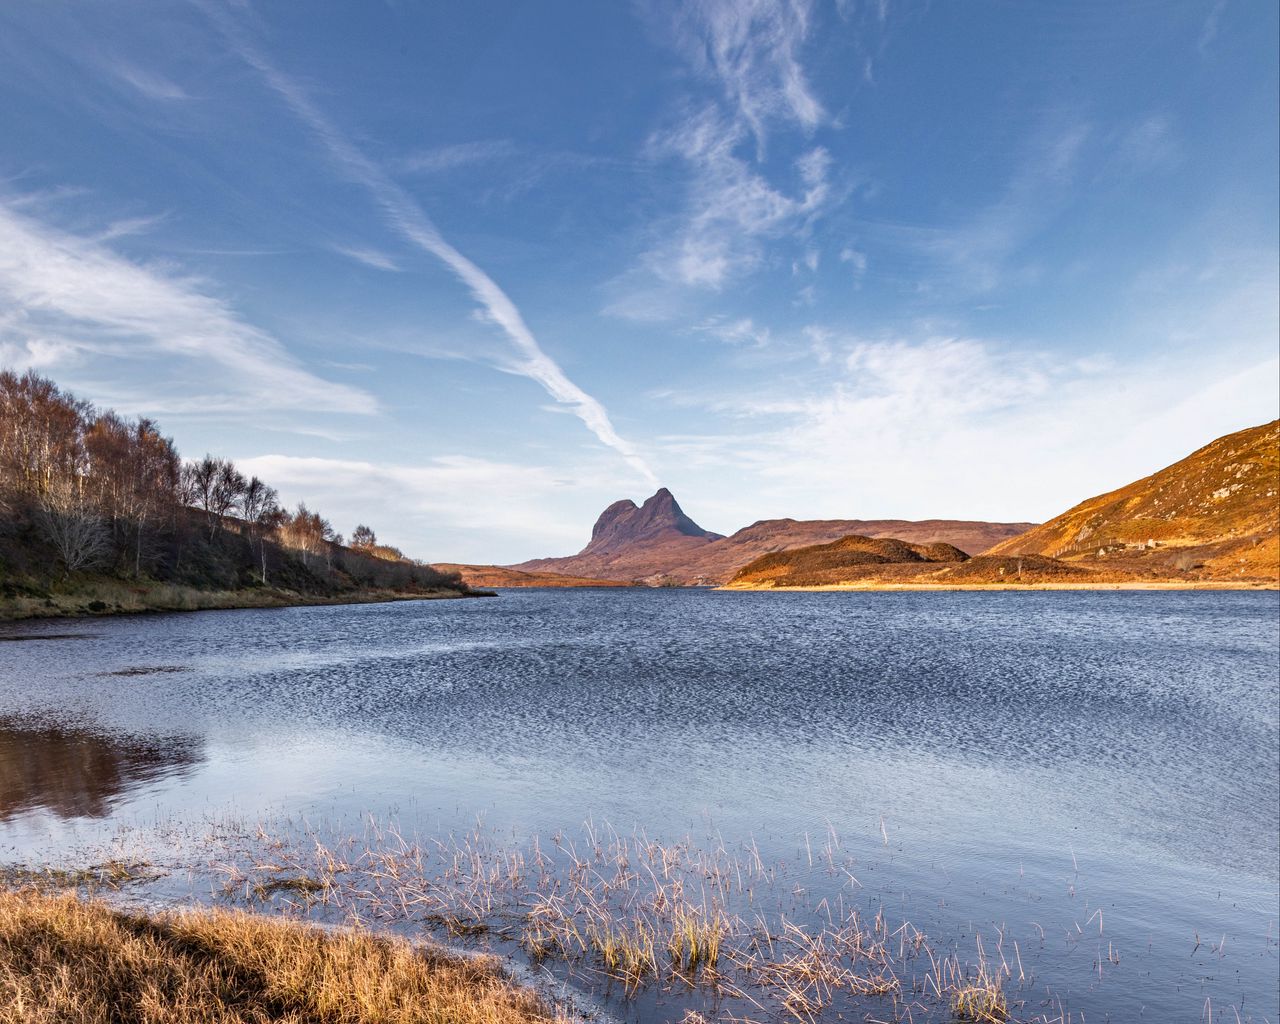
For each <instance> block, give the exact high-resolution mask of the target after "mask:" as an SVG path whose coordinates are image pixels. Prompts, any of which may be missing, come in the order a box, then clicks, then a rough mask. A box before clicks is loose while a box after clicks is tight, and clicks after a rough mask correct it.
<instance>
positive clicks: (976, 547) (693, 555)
mask: <svg viewBox="0 0 1280 1024" xmlns="http://www.w3.org/2000/svg"><path fill="white" fill-rule="evenodd" d="M1033 525H1035V524H1033V523H987V522H980V521H969V520H951V519H929V520H924V521H920V522H912V521H909V520H902V519H872V520H864V519H817V520H795V519H765V520H761V521H759V522H756V523H753V524H751V525H750V526H748V527H745V528H743V529H741V530H739V531H738V532H737V533H734V534H732V535H731V536H728V537H726V536H724V535H722V534H718V533H713V532H711V531H710V530H704V529H703V528H702V527H700V526H699V525H698V524H697V523H695V522H694V521H693V520H692V519H691V518H690V517H689V516H687V515H686V514H685V512H684V510H683V509H681V508H680V505H679V503H678V502H677V501H676V499H675V496H674V495H672V493H671V492H670V491H669V490H667V488H665V487H663V488H661V489H659V490H658V491H657V493H655V494H654V495H652V496H651V497H650V498H648V499H647V500H646V501H645V502H644V503H643V504H642V505H639V506H637V505H636V503H635V502H634V501H631V500H629V499H624V500H622V501H615V502H614V503H613V504H612V505H610V506H609V507H608V508H606V509H605V510H604V512H603V513H601V515H600V518H599V519H597V520H596V524H595V527H594V528H593V529H592V531H591V540H590V541H589V542H588V544H587V546H586V547H585V548H583V549H582V551H580V552H579V553H578V554H576V555H569V556H566V557H562V558H535V559H532V560H530V561H527V562H521V563H519V564H518V565H514V566H510V568H512V569H515V570H519V571H522V572H533V573H547V572H551V573H563V574H566V575H570V576H582V577H594V578H598V579H612V580H623V581H627V582H631V581H641V582H646V583H665V584H673V585H681V586H688V585H699V584H713V585H719V584H722V583H726V582H728V580H729V579H730V578H731V577H732V576H733V575H734V573H735V572H737V571H738V569H740V568H741V567H742V566H744V565H746V564H747V563H748V562H750V561H752V560H753V559H755V558H758V557H759V556H761V555H765V554H768V553H770V552H773V551H782V550H787V549H790V548H797V547H805V546H808V545H812V544H823V543H827V542H830V541H834V540H838V539H840V538H841V537H845V536H847V535H849V534H861V535H865V536H867V537H871V538H884V537H892V538H896V539H898V540H902V541H905V542H908V543H913V544H935V543H943V544H951V545H954V546H955V547H957V548H960V549H961V550H962V551H965V552H969V553H976V552H979V551H985V550H986V549H987V548H989V547H991V545H993V544H996V543H998V542H1000V541H1002V540H1006V539H1007V538H1010V537H1013V536H1016V535H1017V534H1020V533H1022V532H1023V531H1025V530H1027V529H1029V528H1030V527H1032V526H1033Z"/></svg>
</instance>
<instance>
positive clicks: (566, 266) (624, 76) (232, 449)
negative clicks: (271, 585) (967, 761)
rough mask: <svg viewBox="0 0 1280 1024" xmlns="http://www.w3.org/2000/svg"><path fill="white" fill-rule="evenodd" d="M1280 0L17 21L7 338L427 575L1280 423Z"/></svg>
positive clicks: (1081, 476)
mask: <svg viewBox="0 0 1280 1024" xmlns="http://www.w3.org/2000/svg"><path fill="white" fill-rule="evenodd" d="M1278 37H1280V27H1278V25H1277V5H1276V4H1274V3H1273V2H1270V0H1267V2H1246V0H1196V2H1179V0H1168V2H1163V0H1162V2H1159V3H1132V4H1119V5H1113V4H1106V3H1078V4H1053V3H1039V2H1025V3H1015V2H1002V3H994V2H993V3H959V2H953V3H937V2H935V3H930V4H912V3H901V2H899V0H881V2H879V3H869V4H867V3H853V2H835V3H812V4H811V3H806V2H767V0H738V2H719V3H713V2H692V3H688V4H667V3H637V4H631V5H628V4H623V3H618V4H601V3H594V2H584V3H558V2H548V3H540V4H504V3H488V2H473V3H468V4H421V3H409V2H404V0H400V2H388V3H385V4H377V3H358V4H357V3H351V4H346V5H342V4H337V3H334V4H326V5H322V6H316V5H304V4H285V3H272V4H265V3H225V2H222V0H200V2H195V3H141V2H137V3H134V2H124V3H116V4H90V3H63V2H56V0H41V2H23V0H16V2H10V3H7V4H5V5H4V6H3V7H0V364H3V365H5V366H9V367H16V368H19V369H25V368H28V367H31V368H35V369H36V370H38V371H40V372H42V373H45V374H48V375H49V376H52V377H53V378H55V379H56V380H58V381H59V382H61V383H63V384H64V385H66V386H68V387H70V388H72V389H74V390H75V391H77V392H78V393H81V394H82V395H84V396H85V397H89V398H91V399H93V400H94V401H96V402H98V403H100V404H103V405H110V406H114V407H116V408H117V409H120V410H122V411H125V412H129V413H134V414H147V415H153V416H155V417H158V418H159V419H160V421H161V423H162V425H163V426H164V427H165V428H166V429H167V430H168V431H169V432H171V433H172V434H173V435H174V436H175V438H176V440H177V442H178V445H179V447H180V449H181V450H182V451H183V452H184V454H186V455H188V456H197V455H201V454H203V453H204V452H205V451H212V452H214V453H217V454H223V455H228V456H231V457H233V458H235V459H236V460H237V461H239V462H241V463H243V464H245V466H246V467H247V468H248V469H250V470H252V471H254V472H257V473H258V474H259V475H261V476H263V477H264V478H265V479H267V480H268V481H269V482H271V483H274V484H275V485H276V486H277V487H279V489H280V490H281V492H282V495H283V496H284V498H286V499H287V500H289V501H291V502H292V501H296V500H298V499H300V498H306V499H307V500H308V501H309V502H310V503H311V504H312V505H314V506H316V507H318V508H319V509H320V510H321V511H322V512H324V513H325V514H327V515H328V516H329V517H330V518H331V519H332V520H333V521H334V524H335V526H336V527H337V528H338V529H339V530H342V531H343V532H347V531H349V530H350V529H351V528H352V527H353V526H354V525H355V524H356V523H357V522H368V523H370V524H371V525H372V526H373V527H374V528H375V529H376V530H377V531H378V533H379V536H380V538H382V539H384V540H386V541H389V542H393V543H397V544H400V545H401V546H402V547H404V548H405V549H406V550H407V551H409V552H411V553H413V554H415V555H418V556H420V557H425V558H431V559H438V560H443V559H457V560H473V561H514V560H518V559H522V558H526V557H534V556H540V555H551V554H564V553H568V552H571V551H573V550H576V549H577V548H578V547H580V546H581V545H582V544H583V543H584V542H585V540H586V538H587V536H588V533H589V528H590V524H591V522H592V521H593V520H594V517H595V515H596V514H597V513H598V511H599V510H600V509H601V508H603V507H604V505H606V504H607V503H609V502H611V501H613V500H615V499H617V498H619V497H624V496H630V497H632V498H635V499H637V500H639V499H642V498H643V497H645V496H646V495H647V494H649V493H651V492H652V491H653V490H654V489H655V488H656V486H658V485H659V484H663V485H666V486H668V487H670V488H671V489H672V490H673V491H674V492H675V493H676V495H677V497H678V498H679V499H680V500H681V503H682V504H683V505H684V507H685V509H686V511H688V512H689V513H690V514H691V515H692V516H693V517H694V518H695V519H697V520H698V521H699V522H700V523H701V524H702V525H704V526H706V527H708V528H710V529H715V530H720V531H722V532H730V531H732V530H735V529H738V528H740V527H742V526H744V525H747V524H748V523H750V522H752V521H754V520H756V519H760V518H769V517H775V516H793V517H796V518H817V517H822V518H827V517H849V518H872V517H876V518H878V517H889V516H894V517H904V518H931V517H963V518H987V519H1001V520H1022V519H1030V520H1039V519H1043V518H1047V517H1049V516H1051V515H1054V514H1056V513H1057V512H1059V511H1062V510H1063V509H1064V508H1066V507H1067V506H1069V505H1071V504H1074V503H1075V502H1076V501H1078V500H1080V499H1082V498H1084V497H1086V496H1088V495H1091V494H1094V493H1097V492H1100V491H1103V490H1106V489H1109V488H1111V487H1114V486H1118V485H1120V484H1123V483H1126V482H1128V481H1129V480H1130V479H1133V478H1136V477H1138V476H1142V475H1145V474H1146V473H1149V472H1151V471H1153V470H1155V469H1157V468H1159V467H1161V466H1163V465H1166V464H1168V463H1169V462H1172V461H1174V460H1175V459H1177V458H1180V457H1181V456H1183V455H1185V454H1186V453H1187V452H1189V451H1191V450H1193V449H1194V448H1197V447H1199V446H1200V445H1201V444H1204V443H1206V442H1208V441H1209V440H1211V439H1212V438H1214V437H1216V436H1218V435H1220V434H1223V433H1226V432H1228V431H1230V430H1234V429H1239V428H1241V427H1245V426H1250V425H1253V424H1255V423H1259V422H1262V421H1265V420H1267V419H1270V418H1274V417H1275V416H1276V415H1277V402H1278V399H1277V392H1278V391H1280V367H1278V364H1277V334H1278V331H1280V324H1278V303H1280V298H1278V291H1277V287H1278V286H1277V277H1278V272H1280V238H1278V228H1277V219H1278V216H1280V208H1278V203H1277V180H1278V175H1280V167H1278V165H1277V149H1278V146H1280V140H1278V135H1277V119H1278V113H1277V93H1278V91H1280V83H1278V78H1277V64H1278V58H1277V38H1278Z"/></svg>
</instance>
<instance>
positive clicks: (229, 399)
mask: <svg viewBox="0 0 1280 1024" xmlns="http://www.w3.org/2000/svg"><path fill="white" fill-rule="evenodd" d="M107 235H108V236H110V235H111V232H108V233H107ZM100 237H101V236H100ZM0 299H2V300H3V302H4V303H5V304H6V305H7V306H8V313H7V315H6V316H5V317H4V318H3V319H0V361H3V362H4V363H6V364H9V365H17V366H24V367H33V368H39V369H46V370H49V369H54V368H57V367H59V366H64V365H72V364H74V363H75V362H76V361H77V360H78V359H79V357H80V356H81V355H82V354H84V353H95V354H97V355H99V356H106V357H108V358H111V359H117V360H122V361H123V360H132V361H134V362H135V363H137V364H139V366H138V367H134V369H133V371H132V373H133V374H137V373H138V372H139V369H140V371H141V375H142V376H143V377H145V378H147V379H154V378H155V377H157V376H163V374H164V373H165V372H169V371H172V372H175V373H178V372H180V371H181V366H180V365H178V364H173V363H170V364H166V365H165V366H163V367H161V368H160V371H159V373H158V372H157V369H156V367H154V366H153V365H150V364H153V363H154V362H155V359H156V357H157V356H163V357H166V358H167V359H170V360H172V359H178V360H181V361H182V364H183V365H189V366H190V365H194V366H197V367H200V368H201V369H200V370H199V371H198V372H195V373H187V374H185V375H184V380H185V381H186V392H187V396H188V398H189V400H190V401H191V402H192V404H199V405H200V407H201V408H203V409H209V408H213V407H215V406H222V407H225V408H228V409H241V410H244V409H246V408H251V409H262V408H268V409H316V410H323V411H327V412H347V413H371V412H373V411H374V410H375V408H376V403H375V402H374V399H373V398H372V397H371V396H370V395H368V394H367V393H365V392H363V391H360V390H358V389H356V388H352V387H348V386H346V385H343V384H334V383H331V382H329V381H326V380H322V379H321V378H319V377H317V376H315V375H314V374H312V373H310V372H308V371H307V370H305V369H304V368H303V367H302V366H301V365H300V364H299V363H298V362H297V360H295V359H294V358H293V357H292V356H290V355H289V354H288V353H287V352H286V351H285V350H284V348H283V347H282V346H281V345H280V344H279V342H278V341H276V339H274V338H273V337H271V336H270V335H268V334H267V333H266V332H264V331H262V330H260V329H259V328H257V327H255V326H253V325H252V324H250V323H247V322H245V321H244V320H242V319H241V318H240V317H239V316H237V315H236V313H235V312H234V310H233V309H232V308H231V307H230V306H229V305H228V304H227V303H226V302H224V301H223V300H221V299H218V298H214V297H212V296H210V295H208V294H205V293H204V292H203V291H202V290H200V287H199V285H198V283H197V282H195V281H192V280H189V279H183V278H179V277H176V276H174V275H172V274H170V273H166V272H164V271H162V270H159V269H153V268H148V267H144V266H140V265H138V264H135V263H132V262H130V261H129V260H127V259H125V258H124V257H122V256H120V255H118V254H116V253H115V252H113V251H112V250H111V249H109V248H107V247H106V246H105V245H103V244H101V243H100V242H99V241H96V240H93V239H85V238H81V237H78V236H76V235H72V234H68V233H66V232H63V231H60V230H58V229H56V228H53V227H51V226H49V225H47V224H45V223H43V222H41V221H38V220H35V219H33V218H31V217H28V216H26V215H24V214H20V213H18V212H16V211H15V210H14V209H12V208H11V207H10V206H8V205H6V204H4V203H0ZM103 365H105V364H99V367H100V368H101V367H102V366H103ZM122 372H123V371H122ZM195 381H199V384H198V385H195V384H193V382H195Z"/></svg>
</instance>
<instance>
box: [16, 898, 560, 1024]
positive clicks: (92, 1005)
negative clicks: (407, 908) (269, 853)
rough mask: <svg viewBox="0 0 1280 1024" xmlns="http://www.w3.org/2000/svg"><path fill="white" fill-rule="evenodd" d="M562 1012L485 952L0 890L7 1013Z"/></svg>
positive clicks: (237, 1017) (207, 1016) (76, 1017)
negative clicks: (459, 952) (465, 954)
mask: <svg viewBox="0 0 1280 1024" xmlns="http://www.w3.org/2000/svg"><path fill="white" fill-rule="evenodd" d="M553 1019H556V1018H555V1017H554V1016H553V1013H552V1011H551V1010H550V1009H548V1008H547V1007H546V1006H545V1005H544V1004H543V1003H542V1002H541V1001H540V1000H539V999H538V998H537V997H536V996H535V995H534V994H532V993H531V992H529V991H526V990H523V989H520V988H517V987H516V986H514V985H513V984H512V983H511V982H510V981H509V980H508V979H507V978H506V977H505V976H504V975H503V974H502V973H501V971H500V970H499V969H498V967H497V965H496V963H495V962H494V961H493V960H491V959H487V958H468V959H461V958H458V957H455V956H452V955H449V954H446V953H445V952H443V951H441V950H437V949H422V948H414V947H413V946H411V945H409V944H408V943H407V942H405V941H403V940H393V939H387V938H379V937H375V936H372V935H369V934H367V933H365V932H360V931H342V932H326V931H321V930H319V929H317V928H315V927H311V926H308V925H305V924H300V923H297V922H290V921H284V920H274V919H268V918H265V917H262V916H259V915H252V914H245V913H234V912H228V911H203V912H198V913H197V912H187V913H181V914H168V915H163V916H144V915H141V914H135V913H125V912H122V911H119V910H115V909H112V908H110V907H108V906H106V905H104V904H102V903H99V902H95V901H87V900H82V899H79V898H77V897H76V896H75V895H73V894H70V893H67V894H62V895H56V894H51V893H49V892H45V891H42V890H38V889H32V888H28V889H23V890H18V891H8V892H5V891H0V1022H2V1024H55V1022H56V1024H242V1022H243V1024H268V1022H272V1021H279V1022H290V1024H303V1022H307V1024H311V1022H316V1024H325V1022H332V1024H366V1022H367V1024H374V1022H377V1024H419V1022H422V1024H427V1022H431V1024H444V1022H456V1024H522V1022H533V1021H551V1020H553Z"/></svg>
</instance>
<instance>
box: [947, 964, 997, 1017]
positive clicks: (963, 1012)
mask: <svg viewBox="0 0 1280 1024" xmlns="http://www.w3.org/2000/svg"><path fill="white" fill-rule="evenodd" d="M951 1012H952V1013H953V1014H954V1016H955V1019H956V1020H958V1021H973V1022H975V1024H1005V1021H1007V1020H1008V1019H1009V1004H1008V1003H1007V1002H1006V1001H1005V997H1004V991H1003V989H1002V988H1001V985H1000V979H999V978H998V977H995V978H993V977H990V976H988V975H987V974H986V972H985V971H984V972H982V973H981V974H980V976H979V977H978V978H977V979H976V980H974V981H973V982H972V983H971V984H968V985H962V986H960V987H958V988H957V989H956V990H955V991H954V992H952V993H951Z"/></svg>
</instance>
